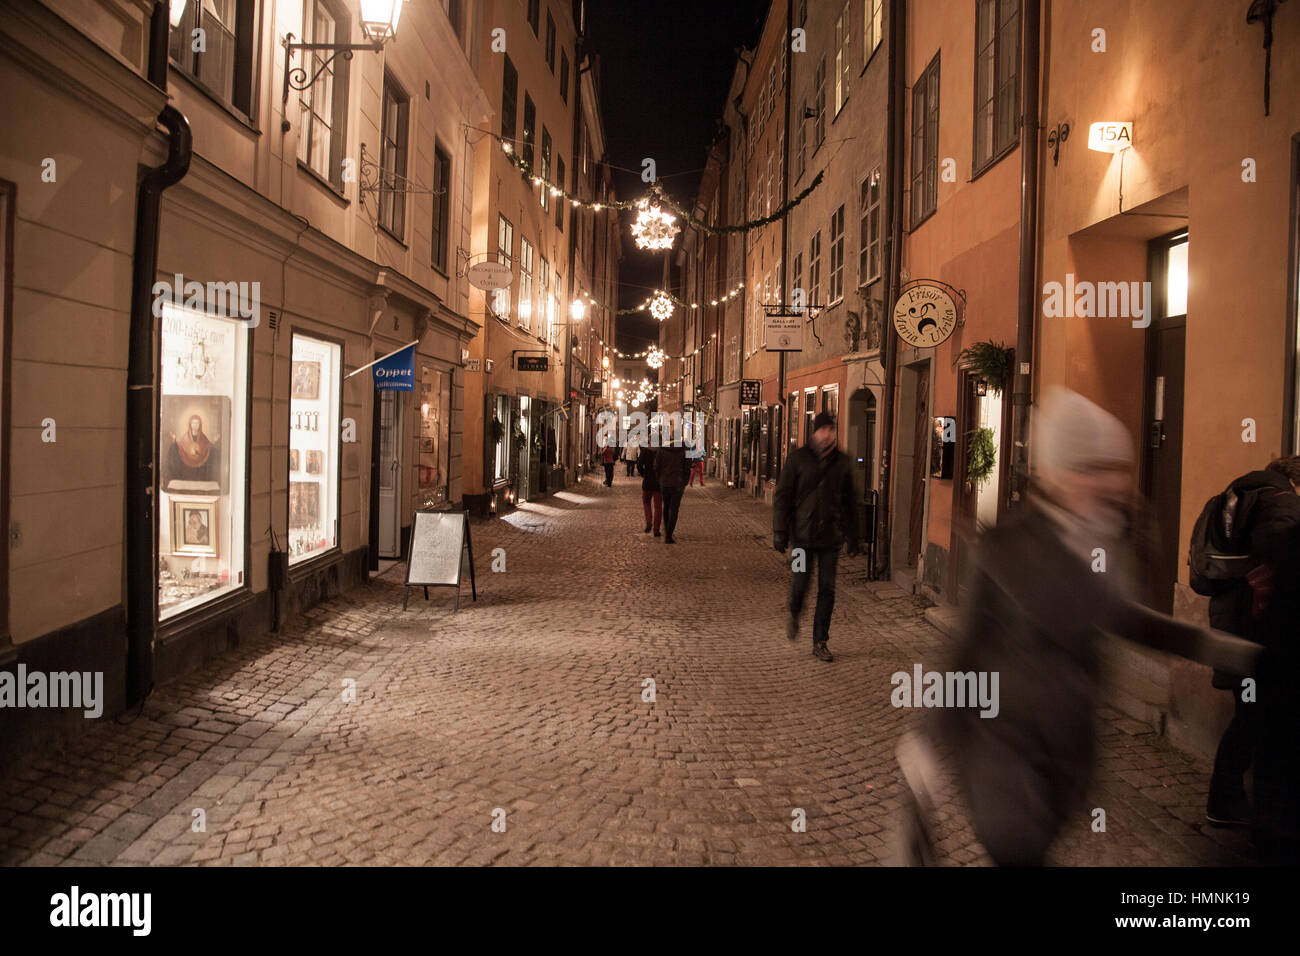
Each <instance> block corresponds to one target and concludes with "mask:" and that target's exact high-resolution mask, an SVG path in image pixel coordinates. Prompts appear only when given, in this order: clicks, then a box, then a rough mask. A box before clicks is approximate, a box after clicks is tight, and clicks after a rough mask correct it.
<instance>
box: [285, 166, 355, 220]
mask: <svg viewBox="0 0 1300 956" xmlns="http://www.w3.org/2000/svg"><path fill="white" fill-rule="evenodd" d="M297 162H298V171H299V172H301V173H306V174H307V176H309V177H310V178H311V179H312V181H314V182H315V183H316V185H318V186H320V187H321V188H322V189H325V190H326V191H328V192H329V194H330V195H331V196H332V197H333V198H334V199H336V200H337V201H338V202H339V203H341V204H342V205H343V206H344V208H346V207H347V206H349V205H351V202H350V200H349V199H348V197H347V196H345V195H344V194H343V190H342V189H340V188H339V187H338V186H335V185H334V184H333V183H332V182H330V181H329V180H328V179H326V178H325V177H324V176H322V175H321V174H320V173H318V172H316V170H314V169H312V168H311V167H310V166H308V165H307V164H306V163H304V162H303V161H302V160H301V159H299V160H297Z"/></svg>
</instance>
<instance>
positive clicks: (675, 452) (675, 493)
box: [654, 436, 689, 544]
mask: <svg viewBox="0 0 1300 956" xmlns="http://www.w3.org/2000/svg"><path fill="white" fill-rule="evenodd" d="M654 463H655V479H656V480H657V481H658V482H659V492H660V494H662V495H663V499H664V544H676V543H677V541H676V540H675V539H674V538H673V532H674V531H676V530H677V512H678V509H680V508H681V505H682V492H684V491H685V490H686V478H687V475H688V474H689V468H688V466H687V464H686V449H685V448H684V447H683V446H682V443H681V438H680V437H669V436H665V442H664V444H662V445H660V447H658V448H656V449H655V450H654Z"/></svg>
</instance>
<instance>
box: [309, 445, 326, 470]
mask: <svg viewBox="0 0 1300 956" xmlns="http://www.w3.org/2000/svg"><path fill="white" fill-rule="evenodd" d="M324 470H325V454H324V452H319V451H309V452H307V474H309V475H319V474H320V473H321V472H322V471H324Z"/></svg>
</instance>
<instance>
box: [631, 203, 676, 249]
mask: <svg viewBox="0 0 1300 956" xmlns="http://www.w3.org/2000/svg"><path fill="white" fill-rule="evenodd" d="M636 208H637V214H636V222H634V223H632V238H633V239H635V240H636V244H637V248H639V249H669V248H671V247H672V244H673V240H674V239H676V238H677V233H679V232H681V227H680V226H678V225H677V217H676V216H673V215H670V214H669V213H666V212H664V211H663V209H662V208H661V207H660V205H659V204H658V203H657V202H651V201H650V200H648V199H642V200H641V201H640V202H638V203H637V204H636Z"/></svg>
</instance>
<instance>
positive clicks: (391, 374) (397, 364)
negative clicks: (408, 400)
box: [374, 344, 415, 392]
mask: <svg viewBox="0 0 1300 956" xmlns="http://www.w3.org/2000/svg"><path fill="white" fill-rule="evenodd" d="M374 370H375V388H377V389H379V390H380V391H388V390H392V391H401V392H413V391H415V346H414V345H413V344H412V345H408V346H407V347H406V348H404V349H401V350H399V351H397V352H394V353H393V354H392V355H387V356H385V357H384V358H382V359H380V360H379V361H378V362H376V363H375V364H374Z"/></svg>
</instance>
